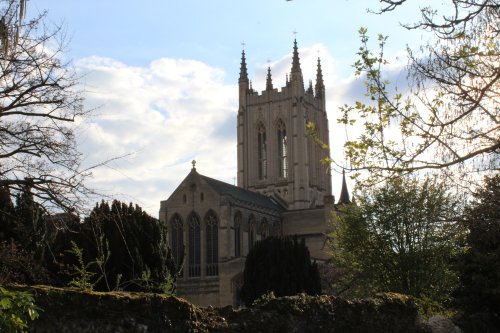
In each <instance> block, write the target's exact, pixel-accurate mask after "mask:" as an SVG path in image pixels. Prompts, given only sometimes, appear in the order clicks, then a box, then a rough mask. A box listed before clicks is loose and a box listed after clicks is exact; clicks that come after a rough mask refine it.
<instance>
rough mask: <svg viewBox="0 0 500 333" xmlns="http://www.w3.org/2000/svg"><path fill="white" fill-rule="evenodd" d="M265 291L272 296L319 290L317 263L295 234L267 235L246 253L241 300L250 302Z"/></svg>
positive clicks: (316, 292)
mask: <svg viewBox="0 0 500 333" xmlns="http://www.w3.org/2000/svg"><path fill="white" fill-rule="evenodd" d="M269 292H273V293H274V294H275V295H276V296H290V295H295V294H298V293H302V292H305V293H308V294H311V295H317V294H319V293H321V283H320V278H319V272H318V266H317V265H316V262H314V263H311V257H310V255H309V249H308V248H307V246H306V245H305V242H304V240H303V239H302V240H301V241H300V242H299V241H298V240H297V237H294V238H291V237H268V238H266V239H264V240H262V241H259V242H257V243H256V244H255V245H254V247H253V248H252V249H251V250H250V252H249V253H248V256H247V259H246V261H245V270H244V272H243V286H242V290H241V295H242V299H243V301H244V302H245V304H246V305H250V304H252V302H253V301H254V300H255V299H257V298H258V297H260V296H262V295H264V294H266V293H269Z"/></svg>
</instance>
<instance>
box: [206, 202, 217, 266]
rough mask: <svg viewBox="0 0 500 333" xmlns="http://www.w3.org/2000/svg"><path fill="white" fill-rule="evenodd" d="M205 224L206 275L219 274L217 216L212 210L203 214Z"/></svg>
mask: <svg viewBox="0 0 500 333" xmlns="http://www.w3.org/2000/svg"><path fill="white" fill-rule="evenodd" d="M205 226H206V230H207V232H206V237H207V239H206V243H205V245H206V247H207V248H206V252H205V253H206V266H207V271H206V274H207V276H217V275H219V228H218V225H217V216H215V213H214V212H213V211H209V212H208V213H207V215H206V216H205Z"/></svg>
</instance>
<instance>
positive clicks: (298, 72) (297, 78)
mask: <svg viewBox="0 0 500 333" xmlns="http://www.w3.org/2000/svg"><path fill="white" fill-rule="evenodd" d="M290 80H291V81H292V82H301V83H302V86H304V83H303V79H302V69H301V68H300V58H299V51H298V48H297V39H294V40H293V57H292V73H291V75H290Z"/></svg>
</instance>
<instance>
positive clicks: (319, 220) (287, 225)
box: [283, 207, 332, 261]
mask: <svg viewBox="0 0 500 333" xmlns="http://www.w3.org/2000/svg"><path fill="white" fill-rule="evenodd" d="M326 209H327V210H328V208H326ZM325 216H330V213H329V212H327V213H325V208H324V207H321V208H316V209H302V210H294V211H287V212H284V213H283V234H284V235H289V236H294V235H297V236H298V237H299V238H304V239H305V242H306V245H307V247H308V248H309V252H310V254H311V258H312V259H316V260H318V261H325V260H327V259H328V258H329V256H328V254H327V253H326V252H325V251H324V246H325V241H326V235H327V234H328V233H329V232H331V231H332V227H331V226H330V224H329V219H328V218H325Z"/></svg>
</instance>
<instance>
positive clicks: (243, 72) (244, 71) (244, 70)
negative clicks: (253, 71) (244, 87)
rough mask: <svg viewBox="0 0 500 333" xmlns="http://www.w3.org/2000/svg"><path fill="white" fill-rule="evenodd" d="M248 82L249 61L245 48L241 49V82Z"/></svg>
mask: <svg viewBox="0 0 500 333" xmlns="http://www.w3.org/2000/svg"><path fill="white" fill-rule="evenodd" d="M245 82H246V83H248V71H247V62H246V58H245V50H243V51H241V66H240V80H239V83H240V84H241V83H245Z"/></svg>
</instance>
